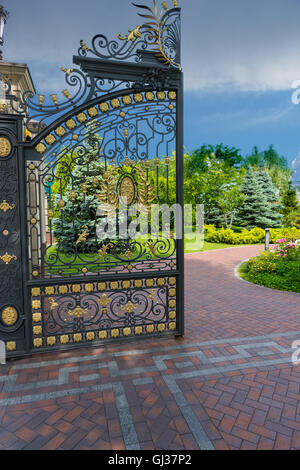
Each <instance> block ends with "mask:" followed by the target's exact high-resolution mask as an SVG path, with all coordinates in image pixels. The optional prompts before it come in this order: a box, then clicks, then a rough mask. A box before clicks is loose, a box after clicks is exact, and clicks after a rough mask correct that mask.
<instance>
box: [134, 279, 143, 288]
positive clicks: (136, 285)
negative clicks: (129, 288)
mask: <svg viewBox="0 0 300 470" xmlns="http://www.w3.org/2000/svg"><path fill="white" fill-rule="evenodd" d="M134 287H143V281H142V280H141V279H136V280H135V281H134Z"/></svg>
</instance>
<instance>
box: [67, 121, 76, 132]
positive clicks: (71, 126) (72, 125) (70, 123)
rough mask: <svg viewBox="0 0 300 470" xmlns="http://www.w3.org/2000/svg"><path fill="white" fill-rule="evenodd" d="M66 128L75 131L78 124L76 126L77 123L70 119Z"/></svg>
mask: <svg viewBox="0 0 300 470" xmlns="http://www.w3.org/2000/svg"><path fill="white" fill-rule="evenodd" d="M66 126H67V128H68V129H70V130H72V129H74V128H75V127H76V126H77V124H76V122H75V121H74V119H69V120H68V121H67V122H66Z"/></svg>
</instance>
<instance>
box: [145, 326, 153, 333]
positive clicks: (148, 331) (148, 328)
mask: <svg viewBox="0 0 300 470" xmlns="http://www.w3.org/2000/svg"><path fill="white" fill-rule="evenodd" d="M146 331H147V333H153V331H154V325H148V326H147V327H146Z"/></svg>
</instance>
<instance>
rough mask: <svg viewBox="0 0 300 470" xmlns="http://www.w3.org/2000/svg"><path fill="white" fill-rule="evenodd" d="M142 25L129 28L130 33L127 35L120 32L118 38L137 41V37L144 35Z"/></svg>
mask: <svg viewBox="0 0 300 470" xmlns="http://www.w3.org/2000/svg"><path fill="white" fill-rule="evenodd" d="M141 27H142V25H140V26H137V27H136V28H134V29H132V30H130V29H129V30H128V34H127V35H126V36H121V34H120V33H119V34H118V39H120V40H121V41H127V42H128V41H131V42H135V40H136V39H137V38H141V37H142V33H141V32H140V29H141Z"/></svg>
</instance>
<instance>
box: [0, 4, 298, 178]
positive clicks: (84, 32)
mask: <svg viewBox="0 0 300 470" xmlns="http://www.w3.org/2000/svg"><path fill="white" fill-rule="evenodd" d="M2 3H3V5H4V6H5V7H6V9H7V10H8V11H9V12H10V18H9V21H8V24H7V26H6V31H5V45H4V48H3V49H4V59H6V60H9V61H16V62H22V63H27V64H28V65H29V67H30V70H31V73H32V76H33V79H34V82H35V85H36V88H37V90H38V91H41V92H44V93H45V92H46V93H47V92H49V93H51V92H53V91H58V90H62V89H63V87H64V77H63V74H62V72H60V71H59V67H60V66H70V65H71V64H72V55H73V54H76V53H77V49H78V45H79V40H80V39H84V40H85V41H86V42H87V43H88V42H89V41H90V39H91V38H92V37H93V36H94V35H95V34H98V33H103V34H106V35H107V36H109V37H110V38H112V39H113V38H115V37H116V35H117V33H119V32H122V33H125V32H126V31H127V29H128V28H130V27H133V26H136V25H137V24H140V22H141V21H140V19H138V17H137V14H136V8H135V7H133V6H132V5H131V2H130V1H129V0H85V1H84V2H82V1H81V0H51V1H47V0H43V1H41V0H26V1H24V0H2ZM138 3H144V4H149V5H151V3H152V1H151V0H143V1H142V2H138ZM169 4H171V0H169ZM179 4H180V6H181V7H182V10H183V11H182V20H183V31H182V42H183V60H182V62H183V67H184V73H185V146H186V148H187V149H188V150H193V149H195V148H197V147H199V146H200V145H202V144H204V143H211V144H217V143H220V142H223V143H224V144H227V145H231V146H236V147H239V148H240V149H241V152H242V154H244V155H245V154H247V153H249V152H250V151H251V149H252V148H253V146H254V145H257V146H258V147H259V148H260V149H262V150H263V149H265V148H267V147H268V146H269V145H270V144H273V145H274V146H275V148H276V149H277V150H278V152H279V153H280V154H281V155H284V156H286V157H287V159H288V160H289V162H290V163H292V161H293V160H294V159H296V158H297V156H298V160H297V161H296V162H295V163H294V166H295V167H297V165H298V168H299V173H298V175H299V180H300V158H299V152H300V132H299V131H300V104H299V105H295V104H293V103H292V100H291V97H292V93H293V91H294V90H292V84H293V82H294V81H296V80H299V81H300V29H299V22H300V1H299V0H245V1H241V0H179ZM299 83H300V82H299Z"/></svg>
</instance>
